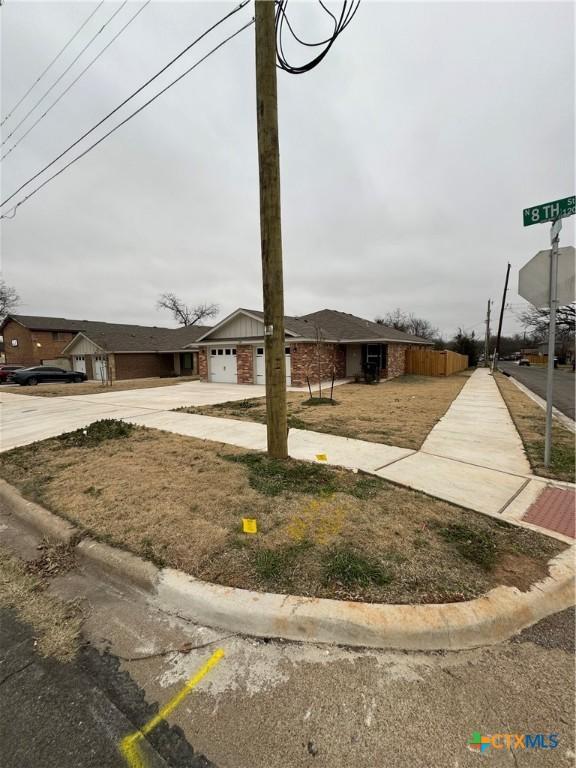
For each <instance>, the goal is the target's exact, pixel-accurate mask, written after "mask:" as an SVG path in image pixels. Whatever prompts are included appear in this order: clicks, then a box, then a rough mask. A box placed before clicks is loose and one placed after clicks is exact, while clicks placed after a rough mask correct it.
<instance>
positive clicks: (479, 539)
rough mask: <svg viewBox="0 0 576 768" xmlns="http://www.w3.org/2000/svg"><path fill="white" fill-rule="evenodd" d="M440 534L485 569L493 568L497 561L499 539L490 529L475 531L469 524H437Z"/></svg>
mask: <svg viewBox="0 0 576 768" xmlns="http://www.w3.org/2000/svg"><path fill="white" fill-rule="evenodd" d="M437 531H438V534H439V535H440V536H441V537H442V538H443V539H444V541H447V542H448V543H449V544H453V545H454V547H455V549H456V550H457V551H458V552H459V553H460V554H461V555H462V557H464V558H466V560H470V561H471V562H472V563H476V564H477V565H479V566H480V567H481V568H483V569H484V570H485V571H491V570H493V568H494V566H495V565H496V561H497V547H498V545H497V541H496V537H495V536H494V535H493V534H492V532H490V531H475V530H473V529H472V528H469V527H468V526H467V525H460V524H459V523H452V524H451V525H446V526H437Z"/></svg>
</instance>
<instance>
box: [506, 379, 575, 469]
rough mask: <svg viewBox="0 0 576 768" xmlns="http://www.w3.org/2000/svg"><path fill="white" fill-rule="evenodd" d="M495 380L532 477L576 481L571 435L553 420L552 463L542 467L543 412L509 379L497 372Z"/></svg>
mask: <svg viewBox="0 0 576 768" xmlns="http://www.w3.org/2000/svg"><path fill="white" fill-rule="evenodd" d="M494 378H495V379H496V383H497V385H498V388H499V390H500V394H501V395H502V397H503V398H504V402H505V403H506V405H507V407H508V410H509V412H510V416H511V417H512V421H513V422H514V424H515V426H516V429H517V430H518V434H519V435H520V438H521V439H522V442H523V444H524V449H525V451H526V455H527V456H528V460H529V462H530V466H531V467H532V471H533V472H534V474H535V475H540V476H541V477H550V478H552V479H554V480H565V481H567V482H570V483H573V482H574V479H575V450H574V448H575V446H574V442H575V441H574V434H573V433H572V432H570V430H569V429H566V427H564V426H563V425H562V424H561V423H560V422H559V421H558V420H557V419H555V418H554V419H552V454H551V462H550V466H549V467H545V466H544V434H545V429H546V414H545V411H544V410H543V409H542V408H541V407H540V406H539V405H538V404H537V403H535V402H534V401H533V400H531V399H530V398H529V397H528V395H526V394H525V393H524V392H522V390H520V389H519V388H518V387H517V386H516V385H515V384H514V382H513V381H512V380H511V379H510V378H508V376H505V375H504V374H502V373H496V374H495V376H494Z"/></svg>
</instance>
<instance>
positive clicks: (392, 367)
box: [382, 344, 408, 379]
mask: <svg viewBox="0 0 576 768" xmlns="http://www.w3.org/2000/svg"><path fill="white" fill-rule="evenodd" d="M407 349H408V345H407V344H388V356H387V367H386V370H385V371H383V373H382V377H383V378H386V379H395V378H396V377H397V376H404V374H405V373H406V350H407Z"/></svg>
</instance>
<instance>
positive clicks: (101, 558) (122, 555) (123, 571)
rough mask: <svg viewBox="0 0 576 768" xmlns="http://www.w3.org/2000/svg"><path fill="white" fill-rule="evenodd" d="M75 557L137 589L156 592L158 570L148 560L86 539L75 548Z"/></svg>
mask: <svg viewBox="0 0 576 768" xmlns="http://www.w3.org/2000/svg"><path fill="white" fill-rule="evenodd" d="M76 553H77V555H78V556H79V557H80V558H81V559H82V560H84V561H85V562H86V563H87V564H88V565H90V566H94V567H95V568H97V569H100V570H102V571H104V572H106V573H108V574H110V575H111V576H115V577H120V578H122V579H126V580H128V581H130V582H131V583H132V584H135V585H136V586H137V587H141V588H142V589H145V590H147V591H150V592H154V591H155V590H156V585H157V582H158V579H159V575H160V570H159V569H158V568H157V567H156V566H155V565H154V564H153V563H151V562H149V561H148V560H144V559H142V558H141V557H138V555H133V554H132V553H131V552H126V551H125V550H123V549H116V547H110V546H109V545H108V544H102V543H101V542H99V541H94V540H93V539H90V538H88V537H86V538H84V539H82V541H80V542H79V543H78V544H77V546H76Z"/></svg>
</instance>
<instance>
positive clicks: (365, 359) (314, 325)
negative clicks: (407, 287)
mask: <svg viewBox="0 0 576 768" xmlns="http://www.w3.org/2000/svg"><path fill="white" fill-rule="evenodd" d="M284 324H285V334H286V335H285V339H286V381H287V384H288V385H291V386H296V387H301V386H305V385H306V383H307V381H309V382H310V383H311V384H315V383H317V382H318V379H319V378H320V379H321V380H322V381H328V380H330V379H331V378H332V374H333V373H334V376H335V378H336V379H343V378H352V377H354V376H360V375H362V372H363V370H364V367H365V365H366V364H367V363H373V364H374V365H375V366H376V367H378V368H379V369H380V374H381V377H382V378H385V379H386V378H387V379H391V378H394V377H395V376H401V375H402V374H403V373H404V372H405V358H406V350H407V349H408V347H409V346H411V345H430V344H431V343H432V342H430V341H428V340H426V339H421V338H419V337H418V336H412V335H411V334H408V333H403V332H402V331H397V330H396V329H394V328H388V327H387V326H384V325H380V324H378V323H373V322H371V321H370V320H364V319H363V318H361V317H356V316H355V315H350V314H347V313H345V312H337V311H336V310H332V309H323V310H320V311H319V312H312V313H310V314H308V315H303V316H302V317H286V318H285V319H284ZM196 346H197V347H198V371H199V374H200V378H201V379H202V380H203V381H212V382H225V383H231V384H232V383H233V384H236V383H237V384H264V379H265V355H264V321H263V313H262V312H259V311H255V310H249V309H237V310H236V311H235V312H233V313H232V314H231V315H229V316H228V317H226V318H225V319H224V320H222V322H220V323H218V325H216V326H214V328H211V329H210V330H208V331H206V332H205V333H204V334H203V335H201V336H199V338H198V339H197V341H196Z"/></svg>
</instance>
